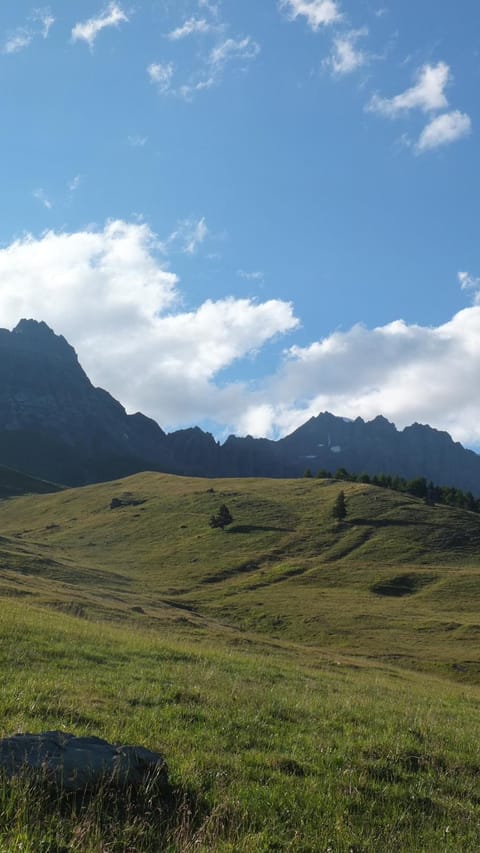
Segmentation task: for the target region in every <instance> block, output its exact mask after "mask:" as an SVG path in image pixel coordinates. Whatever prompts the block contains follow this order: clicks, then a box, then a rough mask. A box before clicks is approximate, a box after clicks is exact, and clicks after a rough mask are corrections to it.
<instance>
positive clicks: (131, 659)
mask: <svg viewBox="0 0 480 853" xmlns="http://www.w3.org/2000/svg"><path fill="white" fill-rule="evenodd" d="M239 639H240V638H239V637H235V636H234V635H233V634H230V635H228V633H224V634H223V636H222V634H221V633H220V632H219V633H218V634H217V636H216V637H205V638H204V639H199V640H198V639H197V641H196V642H192V640H189V641H185V640H180V639H179V638H178V636H177V634H176V631H175V626H171V627H170V628H169V630H163V631H154V632H152V631H148V630H145V629H141V628H138V629H135V628H133V627H132V626H129V625H124V626H121V627H119V626H108V625H105V624H100V623H94V622H93V623H92V622H89V621H85V620H82V619H77V618H75V617H73V616H67V615H65V614H60V613H51V614H50V615H49V618H48V620H47V619H45V615H44V613H43V612H42V611H41V610H38V609H37V608H36V607H34V606H29V607H25V606H20V605H19V604H18V603H17V602H11V603H8V604H7V605H6V606H4V607H3V608H2V620H1V622H0V649H1V655H2V667H3V669H4V671H6V672H8V678H6V679H5V681H4V685H3V688H2V692H1V695H0V715H1V716H0V719H1V724H0V731H1V733H2V734H7V733H11V732H12V731H18V730H28V731H40V730H51V729H57V728H60V729H66V730H67V731H74V732H77V733H86V732H88V733H91V734H95V735H100V736H104V737H107V738H109V739H111V740H114V741H120V742H128V743H142V744H144V745H147V746H149V747H151V748H153V749H156V750H158V751H160V752H161V753H162V754H163V755H164V756H165V757H166V758H167V760H168V764H169V770H170V778H171V781H172V783H173V785H174V788H175V797H174V801H173V803H172V804H171V806H170V810H167V811H163V812H162V808H161V804H159V803H157V801H156V800H155V797H152V795H151V794H148V792H147V795H146V796H145V797H144V798H143V803H141V807H140V808H139V807H138V805H136V804H135V803H132V804H129V803H127V804H125V803H124V800H123V798H122V799H120V800H118V799H116V800H115V802H114V804H113V806H112V805H110V806H109V807H103V808H102V806H101V803H100V802H99V801H98V800H96V801H95V802H93V803H90V804H86V806H85V807H84V809H83V810H82V809H80V811H79V810H78V807H77V808H76V809H75V807H72V806H70V807H65V806H64V807H63V809H62V810H61V812H58V811H57V810H55V809H54V808H53V807H52V803H51V802H48V801H46V799H45V797H42V796H41V794H40V792H39V791H38V790H36V789H35V788H33V789H32V788H31V787H30V788H29V789H28V790H27V791H25V789H24V787H22V786H21V785H19V786H18V787H17V788H15V787H14V788H13V790H12V789H10V788H8V787H6V786H5V785H0V849H2V850H5V851H13V850H22V851H28V853H38V851H49V853H54V851H57V853H58V851H59V850H65V851H66V850H75V851H88V853H98V851H100V850H102V851H125V853H126V851H135V853H140V851H147V850H148V851H151V853H158V851H161V850H164V851H171V853H173V851H179V853H186V851H194V850H195V851H212V850H215V851H230V853H242V851H243V853H256V851H260V853H261V852H262V851H265V852H266V851H287V850H288V851H298V853H318V851H327V850H333V851H338V852H339V853H347V851H352V850H353V851H362V853H363V851H372V853H373V851H375V853H383V851H387V850H388V851H390V850H401V851H402V853H403V851H405V853H408V851H434V850H435V851H437V850H438V851H452V853H453V851H455V853H458V851H460V850H461V851H472V853H473V851H476V850H478V838H479V833H480V805H479V800H478V759H477V756H476V754H475V753H474V751H472V744H476V743H477V740H478V731H479V723H480V710H479V708H480V706H479V701H478V700H479V692H478V689H477V688H473V687H462V688H461V689H459V688H458V687H457V686H455V685H453V684H449V683H448V682H446V681H445V680H443V679H442V680H440V679H437V678H434V677H429V678H428V679H427V680H425V679H424V678H421V677H419V676H418V675H416V674H414V673H409V672H406V671H404V672H402V671H399V670H397V669H396V668H394V667H385V666H377V665H375V666H372V665H371V664H368V663H364V662H358V661H357V662H353V661H352V660H349V659H348V658H345V657H343V656H336V655H335V656H334V657H330V656H328V655H324V654H322V653H320V652H318V651H315V650H312V649H310V650H301V649H299V648H298V647H294V646H291V645H289V644H284V643H282V642H280V641H277V642H275V641H265V642H264V643H261V642H258V641H257V640H256V639H255V638H254V637H253V636H250V637H244V638H243V642H240V643H239V644H237V642H238V640H239ZM235 641H237V642H235ZM239 646H240V647H239Z"/></svg>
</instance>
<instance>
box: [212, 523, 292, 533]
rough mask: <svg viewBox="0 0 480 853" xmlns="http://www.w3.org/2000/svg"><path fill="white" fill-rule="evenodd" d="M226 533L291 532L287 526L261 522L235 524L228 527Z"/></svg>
mask: <svg viewBox="0 0 480 853" xmlns="http://www.w3.org/2000/svg"><path fill="white" fill-rule="evenodd" d="M226 532H227V533H244V534H246V533H291V532H292V531H291V529H290V528H289V527H267V526H264V525H261V524H236V525H235V526H234V527H229V528H228V529H227V531H226Z"/></svg>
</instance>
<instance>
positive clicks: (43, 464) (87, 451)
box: [0, 320, 172, 485]
mask: <svg viewBox="0 0 480 853" xmlns="http://www.w3.org/2000/svg"><path fill="white" fill-rule="evenodd" d="M0 464H4V465H9V466H11V467H13V468H17V469H18V470H21V471H26V472H28V473H29V474H32V475H34V476H36V477H41V478H44V479H47V480H53V481H55V482H59V483H65V484H69V485H79V484H82V483H87V482H93V481H97V480H106V479H113V478H115V477H117V476H123V475H124V474H130V473H134V472H136V471H139V470H142V469H143V468H145V467H149V466H151V465H152V464H153V465H154V467H160V468H162V469H165V470H171V468H172V460H171V459H170V454H169V451H168V448H167V447H166V446H165V433H164V432H163V431H162V430H161V429H160V427H159V426H158V424H156V423H155V421H153V420H151V419H150V418H146V417H145V416H144V415H140V414H136V415H127V413H126V411H125V409H124V408H123V406H121V405H120V403H118V402H117V401H116V400H114V398H113V397H111V396H110V394H108V393H107V392H106V391H103V390H102V389H101V388H94V387H93V385H92V383H91V382H90V380H89V379H88V377H87V375H86V374H85V372H84V371H83V369H82V368H81V366H80V364H79V362H78V358H77V355H76V353H75V350H74V349H73V347H71V346H70V345H69V344H68V343H67V341H66V340H65V338H63V337H62V336H59V335H55V334H54V333H53V331H52V330H51V329H50V328H49V327H48V326H47V325H46V324H45V323H38V322H36V321H34V320H21V321H20V323H19V324H18V326H17V327H16V328H15V329H14V330H13V331H12V332H9V331H7V330H6V329H1V330H0Z"/></svg>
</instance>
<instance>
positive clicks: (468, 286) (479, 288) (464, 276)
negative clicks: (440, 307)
mask: <svg viewBox="0 0 480 853" xmlns="http://www.w3.org/2000/svg"><path fill="white" fill-rule="evenodd" d="M457 278H458V281H459V283H460V287H461V288H462V290H473V291H475V293H474V300H475V302H476V303H479V302H480V277H478V276H474V275H471V274H470V273H469V272H459V273H457Z"/></svg>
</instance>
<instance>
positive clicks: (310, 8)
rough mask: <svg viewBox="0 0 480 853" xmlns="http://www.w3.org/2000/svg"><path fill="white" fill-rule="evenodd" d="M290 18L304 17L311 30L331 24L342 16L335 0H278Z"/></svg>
mask: <svg viewBox="0 0 480 853" xmlns="http://www.w3.org/2000/svg"><path fill="white" fill-rule="evenodd" d="M280 7H281V8H282V9H283V8H285V9H287V10H288V13H289V16H290V18H291V19H292V20H295V19H296V18H298V17H304V18H306V20H307V23H308V25H309V27H311V29H312V30H318V29H319V28H320V27H323V26H327V25H328V24H333V23H335V22H336V21H339V20H340V19H341V18H342V14H341V12H340V5H339V3H338V2H337V0H280Z"/></svg>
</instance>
